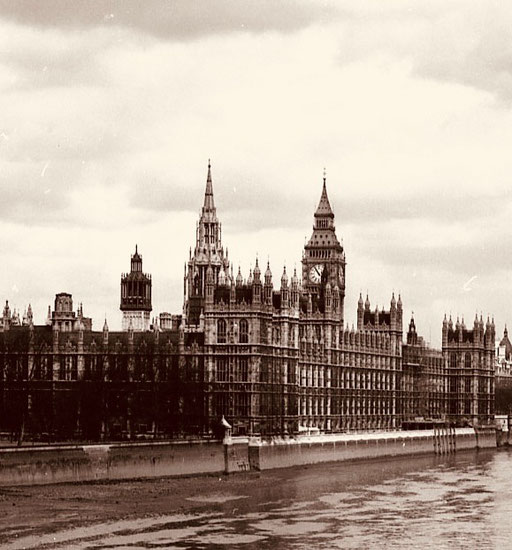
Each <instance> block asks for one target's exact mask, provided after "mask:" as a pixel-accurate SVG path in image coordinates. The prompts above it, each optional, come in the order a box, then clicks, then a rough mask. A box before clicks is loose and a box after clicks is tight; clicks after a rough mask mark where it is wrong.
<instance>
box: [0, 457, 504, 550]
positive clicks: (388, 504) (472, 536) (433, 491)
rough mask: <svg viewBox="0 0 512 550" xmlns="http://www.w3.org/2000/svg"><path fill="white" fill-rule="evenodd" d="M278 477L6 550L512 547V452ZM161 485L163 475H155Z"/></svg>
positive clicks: (332, 467) (31, 538) (15, 541)
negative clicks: (193, 506) (173, 510)
mask: <svg viewBox="0 0 512 550" xmlns="http://www.w3.org/2000/svg"><path fill="white" fill-rule="evenodd" d="M265 476H274V478H275V482H273V483H271V484H268V483H267V484H262V485H261V486H259V485H258V484H256V485H255V484H252V485H251V491H250V492H246V493H238V494H232V495H226V494H224V493H223V494H222V495H220V494H219V495H215V494H205V495H204V496H202V497H195V498H196V500H197V501H198V502H201V503H202V505H203V508H202V509H201V510H200V511H197V512H196V511H193V512H192V513H184V514H169V515H162V514H159V513H158V511H157V510H155V513H154V514H152V515H150V516H147V517H144V518H134V519H129V518H128V519H123V520H120V521H111V522H99V523H96V524H93V525H88V526H84V527H73V528H69V529H62V530H59V531H57V532H54V533H46V534H42V535H37V536H36V535H26V536H22V537H18V538H11V539H10V540H9V541H8V542H6V543H5V544H3V545H2V548H4V549H5V550H20V549H22V548H45V547H46V548H76V549H79V550H85V549H100V548H101V549H104V548H108V549H112V550H128V549H130V550H136V549H148V548H153V549H155V548H161V549H162V548H166V549H167V548H176V549H178V548H221V547H223V548H225V547H229V548H248V549H249V548H258V549H271V548H279V549H280V550H283V549H288V548H290V549H291V548H293V549H299V548H303V549H310V548H319V549H324V548H325V549H327V548H329V549H331V548H343V549H350V548H379V549H380V548H385V549H386V548H393V549H395V548H396V549H411V548H422V549H436V550H437V549H443V548H447V549H448V548H449V549H454V548H468V549H474V548H479V549H488V548H489V549H490V548H493V549H494V548H496V549H498V548H499V549H501V548H512V453H509V452H507V451H498V452H480V453H475V454H473V453H471V454H461V455H458V456H457V457H451V458H448V459H439V458H434V457H428V458H413V459H411V458H408V459H407V460H402V459H400V460H387V461H379V462H377V461H376V462H367V463H359V464H353V463H351V464H343V463H338V464H328V465H315V466H311V467H308V468H301V469H295V470H294V469H287V470H283V471H274V472H264V473H262V474H261V478H264V477H265ZM148 483H154V481H148Z"/></svg>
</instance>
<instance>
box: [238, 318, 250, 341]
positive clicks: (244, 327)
mask: <svg viewBox="0 0 512 550" xmlns="http://www.w3.org/2000/svg"><path fill="white" fill-rule="evenodd" d="M239 339H240V343H241V344H247V343H248V342H249V323H248V322H247V321H246V320H245V319H242V320H241V321H240V335H239Z"/></svg>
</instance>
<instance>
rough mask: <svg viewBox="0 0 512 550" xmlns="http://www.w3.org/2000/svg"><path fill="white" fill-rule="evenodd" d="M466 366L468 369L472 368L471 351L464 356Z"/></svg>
mask: <svg viewBox="0 0 512 550" xmlns="http://www.w3.org/2000/svg"><path fill="white" fill-rule="evenodd" d="M464 366H465V367H466V368H467V369H470V368H471V353H469V351H468V352H467V353H466V356H465V358H464Z"/></svg>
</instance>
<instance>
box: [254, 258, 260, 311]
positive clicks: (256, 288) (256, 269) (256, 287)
mask: <svg viewBox="0 0 512 550" xmlns="http://www.w3.org/2000/svg"><path fill="white" fill-rule="evenodd" d="M253 274H254V275H253V282H252V301H253V303H254V304H256V305H259V304H261V293H262V287H261V269H260V267H259V265H258V258H256V265H255V266H254V272H253Z"/></svg>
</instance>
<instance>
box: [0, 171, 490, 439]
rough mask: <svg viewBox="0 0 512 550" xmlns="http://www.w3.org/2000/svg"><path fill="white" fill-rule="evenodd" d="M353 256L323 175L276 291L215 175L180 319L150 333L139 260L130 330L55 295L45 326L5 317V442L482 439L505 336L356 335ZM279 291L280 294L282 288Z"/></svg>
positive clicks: (124, 291) (369, 324) (126, 319)
mask: <svg viewBox="0 0 512 550" xmlns="http://www.w3.org/2000/svg"><path fill="white" fill-rule="evenodd" d="M345 269H346V262H345V252H344V249H343V246H342V244H341V243H340V241H339V239H338V237H337V235H336V230H335V225H334V213H333V210H332V208H331V205H330V203H329V199H328V195H327V188H326V180H325V176H324V180H323V187H322V192H321V196H320V201H319V204H318V207H317V209H316V212H315V213H314V226H313V233H312V235H311V238H310V239H309V241H308V242H307V244H306V245H305V246H304V251H303V256H302V270H301V272H300V273H297V272H296V270H294V271H293V273H287V271H286V268H285V269H284V271H283V272H282V273H279V275H277V277H276V276H275V274H274V275H273V274H272V271H271V267H270V265H269V264H268V263H267V264H266V265H261V266H260V265H259V262H258V260H257V259H256V260H255V262H254V266H253V268H252V269H251V271H250V273H249V274H248V276H247V278H244V277H243V276H242V274H241V273H240V270H238V273H237V274H235V273H234V272H233V267H232V265H231V264H230V262H229V260H228V254H227V251H225V249H224V246H223V244H222V241H221V224H220V222H219V219H218V217H217V211H216V207H215V203H214V196H213V186H212V177H211V167H210V165H208V175H207V181H206V190H205V196H204V203H203V207H202V212H201V215H200V219H199V222H198V224H197V229H196V238H195V243H194V246H193V249H192V250H191V254H190V257H189V260H188V263H187V265H186V269H185V277H184V306H183V312H182V314H181V315H171V314H167V313H162V314H160V315H159V316H158V317H156V318H154V319H153V321H150V314H151V310H152V303H151V290H152V280H151V276H150V275H148V274H146V273H144V272H143V270H142V256H141V255H140V254H139V252H138V250H137V248H136V249H135V253H134V254H133V255H132V257H131V269H130V272H129V273H126V274H123V275H122V276H121V302H120V305H121V311H122V316H123V320H122V331H120V332H114V331H110V330H109V328H108V325H107V322H106V321H105V324H104V326H103V330H102V331H97V332H94V331H93V330H92V323H91V319H89V318H87V317H84V315H83V309H82V305H81V304H80V306H79V308H78V310H77V312H75V311H74V310H73V302H72V296H71V295H70V294H67V293H60V294H57V295H56V298H55V306H54V310H53V311H50V309H49V311H48V318H47V321H46V324H45V325H41V326H36V325H34V323H33V318H32V311H31V308H30V306H29V308H28V310H27V312H26V313H25V315H24V316H23V318H22V319H20V316H19V313H16V312H13V313H11V311H10V307H9V305H8V303H7V302H6V305H5V308H4V311H3V315H2V317H0V432H1V433H4V434H11V437H18V438H22V437H25V438H29V437H30V438H33V439H46V438H47V439H48V440H69V439H81V440H109V439H132V438H140V437H182V436H192V435H193V436H213V437H215V436H218V435H219V434H220V430H221V419H222V417H224V418H225V419H226V420H227V421H228V422H229V423H230V424H231V425H232V427H233V433H234V434H235V435H237V434H238V435H261V436H267V435H268V436H269V435H294V434H299V433H301V432H307V433H311V432H312V431H313V432H344V431H367V430H389V429H401V428H407V427H413V426H417V425H418V424H421V425H429V424H430V425H432V423H435V422H438V423H440V422H443V423H452V424H455V425H468V424H471V425H477V424H479V425H484V424H487V423H489V422H491V421H492V419H493V415H494V352H495V327H494V322H491V321H489V320H487V322H486V323H485V324H484V321H483V319H482V318H480V319H478V318H476V319H475V321H474V323H473V326H472V327H471V328H469V327H466V326H465V324H464V321H462V322H460V321H459V320H458V319H457V322H456V323H453V321H452V320H451V318H450V319H449V320H447V319H446V318H445V320H444V322H443V325H442V350H435V349H432V348H430V347H429V346H427V345H426V344H425V343H424V341H423V339H422V338H421V337H420V336H418V334H417V333H416V327H415V322H414V319H411V321H410V323H409V325H408V328H407V332H406V334H405V341H404V340H403V337H404V324H403V306H402V300H401V297H400V296H396V297H395V296H394V295H392V297H391V300H390V304H389V309H387V310H379V309H372V307H371V305H370V301H369V299H368V297H366V299H365V300H363V297H362V296H360V298H359V302H358V306H357V327H356V328H348V326H347V325H345V322H344V301H345V280H346V279H345ZM276 279H277V282H276Z"/></svg>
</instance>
